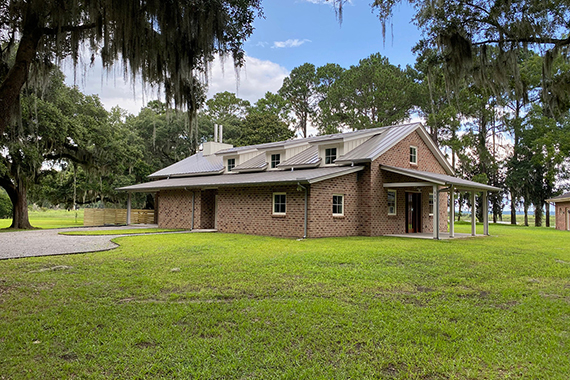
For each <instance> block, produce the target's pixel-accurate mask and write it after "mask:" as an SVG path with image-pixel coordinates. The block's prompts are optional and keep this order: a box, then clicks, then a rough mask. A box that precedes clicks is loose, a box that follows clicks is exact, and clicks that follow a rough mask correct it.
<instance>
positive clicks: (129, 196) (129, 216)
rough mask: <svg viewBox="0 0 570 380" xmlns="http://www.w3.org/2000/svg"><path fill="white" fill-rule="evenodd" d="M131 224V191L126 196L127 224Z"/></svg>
mask: <svg viewBox="0 0 570 380" xmlns="http://www.w3.org/2000/svg"><path fill="white" fill-rule="evenodd" d="M129 224H131V193H128V196H127V226H128V225H129Z"/></svg>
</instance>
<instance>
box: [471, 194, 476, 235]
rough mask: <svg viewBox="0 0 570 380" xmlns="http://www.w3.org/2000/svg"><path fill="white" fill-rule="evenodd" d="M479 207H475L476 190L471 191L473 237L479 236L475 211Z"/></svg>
mask: <svg viewBox="0 0 570 380" xmlns="http://www.w3.org/2000/svg"><path fill="white" fill-rule="evenodd" d="M476 208H477V206H476V205H475V190H471V236H476V235H477V228H476V226H477V224H476V223H477V222H476V220H477V219H476V217H475V209H476Z"/></svg>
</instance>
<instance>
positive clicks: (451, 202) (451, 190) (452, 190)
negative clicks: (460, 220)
mask: <svg viewBox="0 0 570 380" xmlns="http://www.w3.org/2000/svg"><path fill="white" fill-rule="evenodd" d="M449 208H450V210H449V211H450V212H449V214H450V215H451V218H450V219H449V237H450V238H454V237H455V188H454V187H453V185H451V187H450V188H449Z"/></svg>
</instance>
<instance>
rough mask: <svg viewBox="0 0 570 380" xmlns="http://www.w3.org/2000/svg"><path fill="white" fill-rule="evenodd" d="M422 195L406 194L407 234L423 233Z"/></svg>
mask: <svg viewBox="0 0 570 380" xmlns="http://www.w3.org/2000/svg"><path fill="white" fill-rule="evenodd" d="M421 206H422V195H421V194H420V193H406V233H408V234H410V233H414V232H422V227H421V226H422V224H421V218H422V215H421V209H422V207H421Z"/></svg>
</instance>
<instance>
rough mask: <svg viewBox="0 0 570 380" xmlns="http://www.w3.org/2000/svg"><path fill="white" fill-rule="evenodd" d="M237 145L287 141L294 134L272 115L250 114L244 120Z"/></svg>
mask: <svg viewBox="0 0 570 380" xmlns="http://www.w3.org/2000/svg"><path fill="white" fill-rule="evenodd" d="M242 128H243V129H242V131H243V133H242V135H241V138H240V139H239V140H238V145H240V146H244V145H255V144H263V143H269V142H274V141H283V140H289V139H291V138H293V136H295V132H293V131H292V130H290V129H289V128H288V127H287V124H285V123H284V122H282V121H281V120H280V119H279V117H278V116H277V115H275V114H274V113H269V112H267V113H259V112H252V113H250V114H249V115H247V117H246V118H245V120H244V123H243V127H242Z"/></svg>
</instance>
